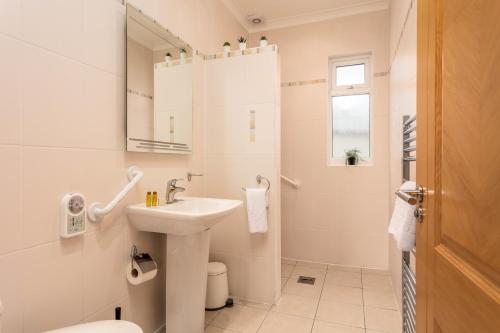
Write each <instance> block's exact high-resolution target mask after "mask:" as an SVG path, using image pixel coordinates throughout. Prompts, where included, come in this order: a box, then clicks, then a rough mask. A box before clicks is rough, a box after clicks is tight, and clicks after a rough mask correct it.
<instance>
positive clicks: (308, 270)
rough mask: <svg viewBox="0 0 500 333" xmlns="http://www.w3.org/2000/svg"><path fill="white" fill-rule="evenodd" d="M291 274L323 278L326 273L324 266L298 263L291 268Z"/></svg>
mask: <svg viewBox="0 0 500 333" xmlns="http://www.w3.org/2000/svg"><path fill="white" fill-rule="evenodd" d="M292 275H302V276H310V277H315V278H324V277H325V275H326V267H319V266H318V267H313V266H299V265H298V264H297V265H296V266H295V268H294V269H293V272H292Z"/></svg>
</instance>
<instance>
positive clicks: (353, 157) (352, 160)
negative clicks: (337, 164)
mask: <svg viewBox="0 0 500 333" xmlns="http://www.w3.org/2000/svg"><path fill="white" fill-rule="evenodd" d="M360 154H361V151H360V150H359V149H358V148H353V149H350V150H347V151H346V152H345V164H346V165H356V164H358V163H359V161H360V160H361V156H360Z"/></svg>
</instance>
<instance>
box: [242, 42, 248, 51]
mask: <svg viewBox="0 0 500 333" xmlns="http://www.w3.org/2000/svg"><path fill="white" fill-rule="evenodd" d="M246 48H247V43H240V51H244V50H245V49H246Z"/></svg>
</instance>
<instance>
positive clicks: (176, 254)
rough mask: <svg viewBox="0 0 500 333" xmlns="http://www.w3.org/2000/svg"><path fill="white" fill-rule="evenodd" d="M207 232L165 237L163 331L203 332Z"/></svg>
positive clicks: (176, 332) (208, 233) (168, 332)
mask: <svg viewBox="0 0 500 333" xmlns="http://www.w3.org/2000/svg"><path fill="white" fill-rule="evenodd" d="M209 244H210V230H205V231H202V232H198V233H195V234H191V235H186V236H180V235H174V234H167V246H166V248H167V256H166V261H167V274H166V332H167V333H181V332H182V333H203V331H204V329H205V328H204V327H205V297H206V296H205V295H206V290H207V269H208V250H209Z"/></svg>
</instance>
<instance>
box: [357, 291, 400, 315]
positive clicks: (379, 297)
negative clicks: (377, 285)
mask: <svg viewBox="0 0 500 333" xmlns="http://www.w3.org/2000/svg"><path fill="white" fill-rule="evenodd" d="M363 299H364V302H365V305H366V306H372V307H375V308H384V309H391V310H397V309H398V305H397V303H396V297H395V296H394V293H393V292H392V291H383V290H375V289H364V290H363Z"/></svg>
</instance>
